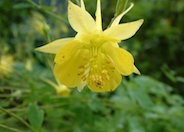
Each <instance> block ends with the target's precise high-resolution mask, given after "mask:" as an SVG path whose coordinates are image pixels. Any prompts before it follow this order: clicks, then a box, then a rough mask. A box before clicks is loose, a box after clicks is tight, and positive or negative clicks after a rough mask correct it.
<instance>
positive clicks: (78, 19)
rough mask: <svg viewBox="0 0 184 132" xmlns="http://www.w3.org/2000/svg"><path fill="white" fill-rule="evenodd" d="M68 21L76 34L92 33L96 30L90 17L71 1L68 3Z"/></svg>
mask: <svg viewBox="0 0 184 132" xmlns="http://www.w3.org/2000/svg"><path fill="white" fill-rule="evenodd" d="M68 19H69V22H70V25H71V26H72V28H73V29H74V30H75V31H76V32H93V31H94V30H95V29H96V23H95V21H94V19H93V18H92V16H91V15H90V14H89V13H88V12H87V11H85V10H83V9H81V8H80V7H79V6H77V5H75V4H73V3H72V2H71V1H69V2H68Z"/></svg>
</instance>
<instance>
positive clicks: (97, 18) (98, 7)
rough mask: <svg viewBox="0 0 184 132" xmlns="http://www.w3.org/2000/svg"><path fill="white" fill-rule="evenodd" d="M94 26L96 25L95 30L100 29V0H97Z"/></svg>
mask: <svg viewBox="0 0 184 132" xmlns="http://www.w3.org/2000/svg"><path fill="white" fill-rule="evenodd" d="M96 27H97V30H99V31H102V15H101V3H100V0H98V1H97V9H96Z"/></svg>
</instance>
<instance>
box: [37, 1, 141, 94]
mask: <svg viewBox="0 0 184 132" xmlns="http://www.w3.org/2000/svg"><path fill="white" fill-rule="evenodd" d="M100 4H101V3H100V0H97V10H96V21H95V20H94V19H93V18H92V16H91V15H90V14H89V13H88V12H87V11H86V9H85V5H84V2H83V0H81V7H79V6H77V5H75V4H74V3H72V2H71V1H69V2H68V20H69V23H70V25H71V26H72V28H73V29H74V30H75V31H76V32H77V35H76V36H75V37H74V38H65V39H59V40H56V41H54V42H51V43H49V44H48V45H45V46H43V47H40V48H38V49H37V50H39V51H41V52H46V53H53V54H56V57H55V67H54V73H55V76H56V78H58V79H59V80H60V81H61V82H62V83H63V84H64V85H66V86H68V87H77V88H78V89H79V90H82V89H83V88H84V86H85V85H87V86H88V87H89V88H90V89H91V90H92V91H94V92H104V91H113V90H115V89H116V88H117V87H118V86H119V84H120V83H121V80H122V77H121V75H124V76H128V75H130V74H132V73H133V72H134V73H137V74H139V71H138V70H137V68H136V67H135V66H134V59H133V56H132V55H131V54H130V53H129V52H128V51H126V50H124V49H122V48H120V47H119V46H118V43H119V42H120V41H122V40H126V39H128V38H130V37H132V36H133V35H134V34H135V33H136V32H137V30H138V29H139V28H140V26H141V25H142V23H143V20H142V19H141V20H137V21H134V22H130V23H125V24H119V22H120V20H121V18H122V17H123V16H124V15H125V14H126V13H127V12H128V11H129V10H130V9H131V8H132V7H133V4H131V6H130V7H129V8H128V9H127V10H126V11H125V12H123V13H122V14H120V15H119V16H118V17H116V18H115V20H114V21H113V22H112V24H111V26H110V27H109V28H107V29H106V30H104V31H103V30H102V18H101V5H100Z"/></svg>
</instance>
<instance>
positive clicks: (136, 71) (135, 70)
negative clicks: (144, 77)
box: [134, 66, 141, 75]
mask: <svg viewBox="0 0 184 132" xmlns="http://www.w3.org/2000/svg"><path fill="white" fill-rule="evenodd" d="M134 73H136V74H138V75H141V73H140V71H139V70H138V69H137V67H136V66H134Z"/></svg>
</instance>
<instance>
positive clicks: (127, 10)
mask: <svg viewBox="0 0 184 132" xmlns="http://www.w3.org/2000/svg"><path fill="white" fill-rule="evenodd" d="M133 6H134V4H133V3H131V5H130V7H129V8H128V9H126V10H125V11H124V12H123V13H121V14H120V15H119V16H117V17H116V18H115V20H114V21H113V23H112V25H111V26H116V25H118V24H119V22H120V21H121V19H122V17H123V16H124V15H125V14H126V13H128V12H129V11H130V10H131V9H132V7H133Z"/></svg>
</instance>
